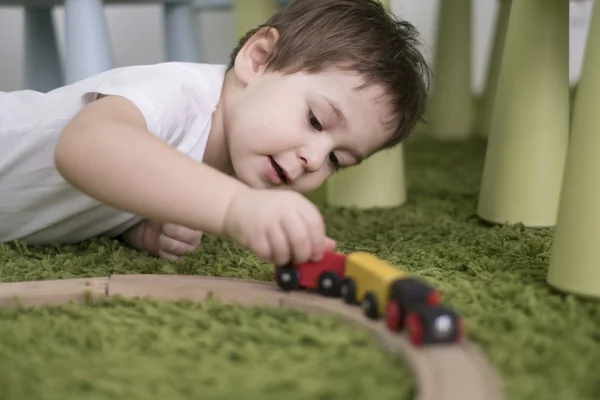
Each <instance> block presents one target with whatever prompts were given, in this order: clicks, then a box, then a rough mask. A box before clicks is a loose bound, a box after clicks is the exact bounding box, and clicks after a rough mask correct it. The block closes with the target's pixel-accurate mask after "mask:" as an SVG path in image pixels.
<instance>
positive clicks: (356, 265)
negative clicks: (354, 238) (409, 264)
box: [341, 251, 406, 319]
mask: <svg viewBox="0 0 600 400" xmlns="http://www.w3.org/2000/svg"><path fill="white" fill-rule="evenodd" d="M404 277H406V272H405V271H403V270H402V269H399V268H397V267H394V266H393V265H391V264H388V263H387V262H385V261H383V260H381V259H380V258H378V257H376V256H375V255H373V254H370V253H367V252H362V251H357V252H354V253H350V254H348V256H347V258H346V270H345V272H344V279H343V280H342V284H341V294H342V298H343V300H344V302H346V303H347V304H357V303H360V304H361V305H362V307H363V309H364V312H365V314H366V315H367V316H368V317H369V318H372V319H377V318H379V317H380V316H382V315H384V314H385V311H386V306H387V304H388V301H389V300H390V299H389V296H390V287H391V284H392V283H393V282H394V281H396V280H398V279H401V278H404Z"/></svg>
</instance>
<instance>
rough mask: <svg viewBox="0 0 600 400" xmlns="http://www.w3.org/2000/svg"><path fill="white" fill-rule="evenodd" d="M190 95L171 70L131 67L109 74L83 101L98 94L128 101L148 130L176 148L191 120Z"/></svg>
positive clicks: (188, 88)
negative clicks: (119, 97)
mask: <svg viewBox="0 0 600 400" xmlns="http://www.w3.org/2000/svg"><path fill="white" fill-rule="evenodd" d="M191 92H192V89H191V88H190V87H189V86H188V84H186V82H185V80H184V79H183V78H182V77H181V76H178V75H176V74H174V73H172V72H171V71H165V70H162V69H160V68H155V67H153V66H133V67H126V68H121V69H118V70H116V71H114V73H112V74H109V75H108V76H107V78H106V79H103V80H102V81H101V82H100V83H99V84H98V85H97V86H96V87H95V88H94V89H93V90H92V91H88V92H87V93H85V95H84V98H85V99H86V100H88V101H90V100H93V99H95V98H96V97H97V96H98V95H100V94H101V95H114V96H121V97H124V98H126V99H128V100H129V101H131V102H132V103H133V104H135V105H136V106H137V107H138V108H139V110H140V111H141V113H142V115H143V116H144V119H145V120H146V125H147V127H148V130H149V131H150V132H151V133H152V134H154V135H156V136H158V137H159V138H160V139H162V140H164V141H165V142H167V143H168V144H170V145H172V146H175V145H176V144H177V142H178V141H179V140H181V138H182V137H183V135H184V133H185V129H186V128H187V127H188V126H189V124H190V121H191V119H192V118H193V113H192V112H190V110H191V108H192V107H191V106H190V104H189V101H190V98H191V97H190V96H191Z"/></svg>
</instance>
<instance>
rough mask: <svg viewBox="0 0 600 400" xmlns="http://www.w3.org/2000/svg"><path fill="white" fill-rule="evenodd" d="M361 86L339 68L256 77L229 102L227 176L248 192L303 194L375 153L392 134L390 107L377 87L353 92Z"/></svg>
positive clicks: (355, 77) (359, 80)
mask: <svg viewBox="0 0 600 400" xmlns="http://www.w3.org/2000/svg"><path fill="white" fill-rule="evenodd" d="M361 84H362V80H361V79H360V77H359V76H357V75H355V74H352V73H351V72H346V71H342V70H339V69H336V70H329V71H326V72H322V73H319V74H316V75H308V74H306V73H297V74H291V75H282V74H278V73H260V74H258V73H257V75H256V76H253V77H252V79H250V80H248V82H247V84H246V85H245V86H244V87H243V88H242V89H241V90H240V91H239V94H238V97H237V98H236V99H235V100H234V101H232V103H231V104H230V107H229V108H230V110H229V111H228V116H227V122H226V124H225V130H226V136H227V142H228V148H229V155H230V159H231V164H232V167H233V169H234V171H235V175H236V176H237V177H238V179H240V180H241V181H243V182H245V183H246V184H248V185H250V186H252V187H256V188H273V187H281V188H286V189H292V190H296V191H299V192H303V193H306V192H309V191H311V190H314V189H316V188H317V187H319V186H320V185H321V184H322V183H323V182H324V181H325V179H327V177H329V176H330V175H331V174H332V173H334V172H335V170H336V168H337V167H341V168H346V167H350V166H353V165H356V164H358V163H360V160H361V158H363V157H367V156H368V155H371V154H372V153H373V152H375V151H377V149H379V148H380V147H381V146H382V145H383V144H384V143H385V142H386V141H387V140H388V139H389V138H390V137H391V135H392V133H393V132H392V130H391V125H386V124H385V123H386V122H387V121H388V120H389V116H390V115H391V114H390V106H389V104H388V103H387V102H386V101H385V100H384V99H385V97H383V96H382V94H383V90H382V88H381V87H377V86H370V87H366V88H363V89H361V90H356V89H355V88H356V87H358V86H359V85H361ZM334 105H335V107H337V110H336V108H334ZM278 167H279V168H280V169H281V170H280V171H279V172H283V174H285V176H286V181H282V180H281V179H280V177H279V176H278V174H277V173H276V172H277V170H278Z"/></svg>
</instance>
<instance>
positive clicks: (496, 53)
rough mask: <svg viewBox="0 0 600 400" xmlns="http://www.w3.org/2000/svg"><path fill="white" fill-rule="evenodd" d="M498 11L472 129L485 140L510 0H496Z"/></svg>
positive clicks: (489, 126) (492, 105) (496, 85)
mask: <svg viewBox="0 0 600 400" xmlns="http://www.w3.org/2000/svg"><path fill="white" fill-rule="evenodd" d="M498 2H499V3H500V9H499V11H498V18H497V19H496V27H495V33H494V42H493V44H492V54H491V56H490V60H489V64H488V70H487V76H486V85H485V89H484V92H483V94H482V96H481V100H480V101H479V104H478V105H477V108H478V109H477V116H476V120H475V121H476V122H475V128H474V129H473V130H474V131H475V132H476V133H477V134H479V135H480V136H482V137H484V138H487V137H488V136H489V134H490V129H491V125H492V113H493V111H494V98H495V96H496V89H497V87H498V75H499V73H500V65H501V62H502V54H503V52H504V40H505V38H506V29H507V28H508V19H509V17H510V6H511V3H512V0H498Z"/></svg>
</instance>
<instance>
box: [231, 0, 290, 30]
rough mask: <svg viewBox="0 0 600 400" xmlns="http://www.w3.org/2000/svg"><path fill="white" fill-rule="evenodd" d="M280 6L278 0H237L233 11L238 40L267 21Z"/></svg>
mask: <svg viewBox="0 0 600 400" xmlns="http://www.w3.org/2000/svg"><path fill="white" fill-rule="evenodd" d="M278 8H279V1H278V0H235V2H234V5H233V11H234V18H235V35H236V40H237V39H239V38H241V37H243V36H244V35H245V34H246V32H248V31H249V30H251V29H254V28H256V27H257V26H259V25H260V24H262V23H264V22H266V21H267V20H268V19H269V18H270V17H271V16H272V15H273V14H275V12H276V11H277V10H278Z"/></svg>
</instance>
